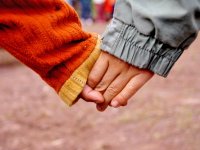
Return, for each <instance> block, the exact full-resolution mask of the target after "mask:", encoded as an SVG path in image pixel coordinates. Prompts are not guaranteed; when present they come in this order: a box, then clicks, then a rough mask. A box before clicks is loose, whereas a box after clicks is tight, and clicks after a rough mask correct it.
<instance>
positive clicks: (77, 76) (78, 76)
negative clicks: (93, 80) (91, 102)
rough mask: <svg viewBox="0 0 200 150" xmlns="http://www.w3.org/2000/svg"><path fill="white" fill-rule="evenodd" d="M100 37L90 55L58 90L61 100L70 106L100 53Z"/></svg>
mask: <svg viewBox="0 0 200 150" xmlns="http://www.w3.org/2000/svg"><path fill="white" fill-rule="evenodd" d="M100 42H101V40H100V37H98V40H97V44H96V46H95V48H94V50H93V52H92V53H91V54H90V56H89V57H88V58H87V59H86V60H85V61H84V62H83V63H82V64H81V65H80V66H79V67H78V68H77V69H76V70H75V71H74V72H73V74H72V75H71V77H70V78H69V79H68V80H67V81H66V82H65V83H64V84H63V86H62V87H61V89H60V91H59V92H58V94H59V96H60V97H61V98H62V99H63V101H64V102H65V103H66V104H67V105H69V106H72V105H73V104H74V103H75V101H76V99H77V97H78V95H79V94H80V93H81V91H82V90H83V87H84V86H85V84H86V82H87V79H88V75H89V73H90V71H91V69H92V67H93V65H94V64H95V62H96V60H97V59H98V57H99V55H100V52H101V51H100Z"/></svg>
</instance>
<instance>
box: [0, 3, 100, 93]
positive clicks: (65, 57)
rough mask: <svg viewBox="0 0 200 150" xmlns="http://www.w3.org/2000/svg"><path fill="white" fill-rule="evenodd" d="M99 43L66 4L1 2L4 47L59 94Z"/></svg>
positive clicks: (0, 38) (0, 33)
mask: <svg viewBox="0 0 200 150" xmlns="http://www.w3.org/2000/svg"><path fill="white" fill-rule="evenodd" d="M96 43H97V35H93V34H90V33H87V32H84V31H83V30H82V27H81V23H80V21H79V18H78V16H77V13H76V12H75V11H74V9H73V8H72V7H71V6H69V5H68V4H66V3H64V1H61V0H1V1H0V47H2V48H4V49H6V50H7V51H8V52H10V53H11V54H12V55H14V56H15V57H16V58H18V59H19V60H20V61H21V62H23V63H24V64H26V65H27V66H29V67H30V68H31V69H33V70H34V71H35V72H37V73H38V74H39V75H40V76H41V77H42V79H43V80H45V81H46V82H47V83H48V84H49V85H50V86H51V87H53V88H54V89H55V90H56V92H58V93H59V91H60V89H61V87H62V86H63V84H64V83H65V82H66V81H67V80H68V79H69V78H70V76H71V75H72V74H73V72H74V71H75V70H76V69H77V68H78V67H79V66H80V65H81V64H82V63H83V62H84V61H85V60H86V59H87V58H88V57H89V55H90V54H91V52H92V51H93V50H94V48H95V46H96Z"/></svg>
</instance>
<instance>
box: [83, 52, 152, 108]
mask: <svg viewBox="0 0 200 150" xmlns="http://www.w3.org/2000/svg"><path fill="white" fill-rule="evenodd" d="M153 75H154V74H153V73H152V72H150V71H148V70H144V69H139V68H137V67H134V66H132V65H129V64H127V63H125V62H124V61H122V60H120V59H118V58H116V57H114V56H112V55H110V54H108V53H106V52H102V53H101V55H100V57H99V59H98V60H97V61H96V63H95V65H94V67H93V68H92V71H91V72H90V74H89V78H88V82H87V85H86V86H85V87H84V89H83V91H82V93H81V97H82V98H83V99H85V100H86V101H88V102H94V103H96V104H97V110H99V111H104V110H106V108H107V107H108V106H109V105H110V106H111V107H115V108H117V107H120V106H126V105H127V103H128V100H129V99H130V98H131V97H132V96H133V95H134V94H135V93H136V92H137V91H138V90H139V89H140V88H141V87H142V86H143V85H144V84H145V83H146V82H147V81H149V80H150V79H151V78H152V77H153Z"/></svg>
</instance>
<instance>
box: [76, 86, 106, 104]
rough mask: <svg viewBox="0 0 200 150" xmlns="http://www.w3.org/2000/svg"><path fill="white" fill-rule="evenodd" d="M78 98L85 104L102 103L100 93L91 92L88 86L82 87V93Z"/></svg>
mask: <svg viewBox="0 0 200 150" xmlns="http://www.w3.org/2000/svg"><path fill="white" fill-rule="evenodd" d="M80 96H81V98H83V99H84V100H85V101H87V102H94V103H96V104H99V103H103V102H104V97H103V95H102V94H101V93H100V92H98V91H95V90H93V89H92V88H91V87H90V86H88V85H85V86H84V88H83V91H82V92H81V94H80Z"/></svg>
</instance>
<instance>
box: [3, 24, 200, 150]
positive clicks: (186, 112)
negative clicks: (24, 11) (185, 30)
mask: <svg viewBox="0 0 200 150" xmlns="http://www.w3.org/2000/svg"><path fill="white" fill-rule="evenodd" d="M104 27H105V25H94V26H91V27H86V29H89V30H90V31H98V32H99V33H102V31H103V30H104ZM198 40H199V42H198ZM199 48H200V38H199V39H197V41H196V43H194V44H193V45H192V46H191V47H190V50H187V51H185V53H184V55H183V56H182V57H181V59H180V60H179V61H178V63H177V64H176V66H175V67H174V68H173V70H172V72H171V74H170V76H169V77H168V78H167V79H163V78H161V77H158V76H155V77H154V79H152V80H151V81H150V82H149V83H148V84H147V85H146V86H145V87H144V88H143V89H142V90H141V91H139V92H138V93H137V94H136V95H135V96H134V97H133V98H132V100H130V102H129V104H128V106H127V107H124V108H120V109H112V108H109V109H108V110H107V111H105V112H104V113H99V112H97V111H96V109H95V105H93V104H89V103H85V102H84V101H83V100H80V101H79V102H78V103H77V104H76V105H74V106H73V107H72V108H68V107H66V105H65V104H64V103H63V102H62V101H61V100H60V99H59V98H58V96H57V95H56V94H55V92H54V91H53V90H52V89H51V88H49V87H48V86H47V85H46V84H45V83H44V82H43V81H42V80H41V79H40V78H39V77H38V76H37V75H36V74H35V73H33V72H32V71H31V70H30V69H28V68H27V67H25V66H23V65H9V66H8V65H5V64H4V65H2V64H1V65H0V150H200V69H199V66H200V61H199V60H200V53H199V51H200V50H199Z"/></svg>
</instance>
